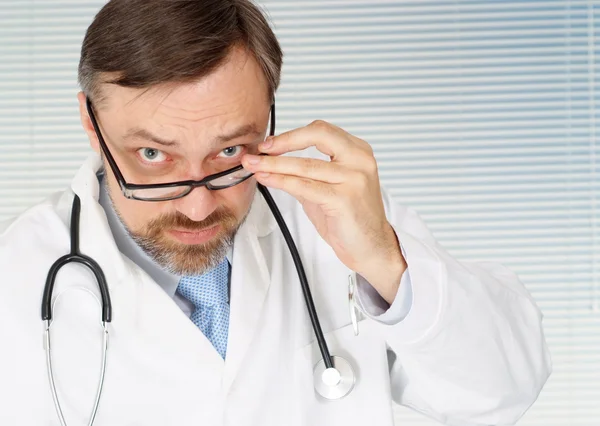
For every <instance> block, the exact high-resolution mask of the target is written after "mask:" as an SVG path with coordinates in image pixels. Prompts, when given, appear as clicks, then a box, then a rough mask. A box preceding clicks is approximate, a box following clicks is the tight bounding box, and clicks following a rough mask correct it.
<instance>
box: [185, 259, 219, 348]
mask: <svg viewBox="0 0 600 426" xmlns="http://www.w3.org/2000/svg"><path fill="white" fill-rule="evenodd" d="M228 281H229V262H228V261H227V259H224V260H223V262H221V263H220V264H219V265H218V266H217V267H216V268H214V269H212V270H210V271H208V272H206V273H205V274H203V275H192V276H184V277H181V280H180V281H179V285H178V286H177V292H178V293H179V294H180V295H182V296H183V297H185V298H186V299H188V300H189V301H190V302H192V303H193V304H194V306H195V309H194V312H193V313H192V316H191V317H190V319H191V320H192V322H193V323H194V324H196V326H198V328H199V329H200V330H202V332H203V333H204V335H205V336H206V337H207V338H208V340H210V342H211V343H212V344H213V346H214V347H215V349H216V350H217V352H219V354H220V355H221V358H223V359H225V354H226V353H227V335H228V332H229V303H227V299H228Z"/></svg>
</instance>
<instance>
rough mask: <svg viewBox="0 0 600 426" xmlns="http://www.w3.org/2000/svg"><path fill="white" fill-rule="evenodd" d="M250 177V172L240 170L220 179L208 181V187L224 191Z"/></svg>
mask: <svg viewBox="0 0 600 426" xmlns="http://www.w3.org/2000/svg"><path fill="white" fill-rule="evenodd" d="M250 176H252V172H250V171H248V170H246V169H241V170H238V171H237V172H233V173H230V174H228V175H225V176H221V177H220V178H217V179H213V180H211V181H210V183H209V185H210V187H211V188H212V189H224V188H228V187H230V186H233V185H237V184H238V183H242V182H243V181H245V180H246V179H248V178H249V177H250Z"/></svg>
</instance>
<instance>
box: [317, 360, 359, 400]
mask: <svg viewBox="0 0 600 426" xmlns="http://www.w3.org/2000/svg"><path fill="white" fill-rule="evenodd" d="M331 360H332V361H333V366H334V368H326V367H325V362H324V361H323V360H320V361H319V362H318V363H317V365H315V369H314V384H315V391H316V392H317V393H318V394H319V395H321V396H322V397H323V398H325V399H330V400H335V399H341V398H343V397H345V396H346V395H348V394H349V393H350V392H351V391H352V389H353V388H354V384H355V383H356V376H355V374H354V370H353V369H352V366H351V365H350V363H349V362H348V361H346V360H345V359H344V358H342V357H339V356H335V355H334V356H332V357H331Z"/></svg>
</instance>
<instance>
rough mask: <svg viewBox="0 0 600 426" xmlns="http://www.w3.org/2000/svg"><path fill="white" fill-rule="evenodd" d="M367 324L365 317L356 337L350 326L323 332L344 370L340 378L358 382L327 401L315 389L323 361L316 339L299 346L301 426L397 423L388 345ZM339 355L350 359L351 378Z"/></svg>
mask: <svg viewBox="0 0 600 426" xmlns="http://www.w3.org/2000/svg"><path fill="white" fill-rule="evenodd" d="M369 325H370V324H369V322H368V321H361V323H360V327H361V328H360V333H359V334H358V335H355V333H354V328H353V326H352V324H349V325H346V326H344V327H341V328H338V329H336V330H333V331H330V332H328V333H325V339H326V341H327V345H328V347H329V351H330V353H331V355H332V356H333V357H334V360H336V362H337V363H338V364H337V365H336V366H337V367H339V369H340V370H341V372H342V374H343V377H342V382H344V384H345V383H349V382H348V381H350V380H354V385H353V387H352V390H351V391H350V392H349V393H348V394H347V395H346V396H344V397H342V398H339V399H333V400H331V399H326V398H324V397H323V396H321V395H320V394H319V393H318V392H317V391H316V390H315V385H317V386H319V383H318V381H319V380H321V374H319V373H318V374H316V375H315V367H316V366H317V365H318V364H320V366H322V365H323V363H322V357H321V353H320V351H319V345H318V343H317V341H316V340H315V341H313V342H312V343H310V344H308V345H306V346H304V347H301V348H299V349H297V350H296V353H295V357H294V366H295V368H294V376H295V377H294V378H295V387H296V390H297V393H298V395H297V398H296V400H297V401H298V404H299V406H298V407H297V413H298V417H299V418H298V424H299V425H303V426H304V425H311V426H319V425H328V426H335V425H339V426H351V425H356V426H358V425H361V426H364V425H366V424H376V425H378V426H392V425H393V412H392V406H391V404H392V402H391V396H390V379H389V377H390V376H389V368H388V358H387V346H386V343H385V342H384V341H383V340H382V339H381V338H379V337H378V335H377V334H376V333H373V332H371V331H370V330H369ZM335 357H340V358H343V360H345V361H347V362H348V364H349V365H350V366H351V368H352V371H353V375H354V377H353V378H352V377H348V376H347V375H345V374H344V373H345V371H344V370H345V369H344V368H343V366H342V365H341V364H342V363H343V361H337V360H338V359H339V358H335ZM317 369H319V367H317ZM321 370H322V368H321ZM329 389H330V388H329ZM331 393H332V394H335V393H336V392H335V391H333V392H331Z"/></svg>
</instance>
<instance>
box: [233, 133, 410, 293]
mask: <svg viewBox="0 0 600 426" xmlns="http://www.w3.org/2000/svg"><path fill="white" fill-rule="evenodd" d="M269 144H270V147H269ZM310 146H315V147H316V148H317V149H318V150H319V151H321V152H322V153H324V154H326V155H328V156H329V158H330V161H324V160H319V159H309V158H295V157H288V156H278V155H280V154H284V153H286V152H291V151H298V150H302V149H305V148H308V147H310ZM259 150H260V151H261V152H263V153H267V154H269V155H268V156H258V155H250V154H247V155H245V156H244V158H243V160H242V164H243V165H244V167H245V168H246V169H248V170H250V171H252V172H254V173H255V177H256V179H257V181H258V182H259V183H261V184H263V185H265V186H267V187H271V188H277V189H281V190H283V191H285V192H287V193H289V194H290V195H292V196H293V197H294V198H296V199H297V200H298V201H299V202H300V203H301V204H302V207H303V208H304V211H305V212H306V214H307V216H308V218H309V219H310V221H311V222H312V223H313V225H314V226H315V228H316V229H317V232H318V233H319V234H320V235H321V237H322V238H323V239H324V240H325V241H326V242H327V243H328V244H329V245H330V246H331V247H332V248H333V250H334V252H335V254H336V255H337V256H338V258H339V259H340V261H341V262H343V263H344V264H345V265H346V266H347V267H348V268H350V269H351V270H353V271H355V272H357V273H358V274H360V275H361V276H362V277H364V278H365V279H366V280H367V281H368V282H369V283H370V284H371V285H372V286H373V287H374V288H375V289H376V290H377V291H378V292H379V294H380V295H381V296H382V297H383V298H384V299H385V300H386V301H387V302H388V303H390V304H391V303H392V302H393V300H394V298H395V296H396V292H397V290H398V286H399V284H400V278H401V277H402V273H403V272H404V270H405V269H406V262H405V260H404V258H403V257H402V252H401V250H400V246H399V242H398V240H397V238H396V234H395V232H394V230H393V228H392V226H391V225H390V223H389V222H388V220H387V218H386V216H385V209H384V205H383V199H382V196H381V189H380V186H379V176H378V173H377V163H376V161H375V157H374V156H373V150H372V149H371V146H370V145H369V144H368V143H366V142H365V141H363V140H361V139H359V138H357V137H354V136H352V135H350V134H349V133H347V132H345V131H344V130H342V129H340V128H339V127H336V126H334V125H332V124H329V123H326V122H324V121H315V122H313V123H311V124H309V125H308V126H305V127H302V128H299V129H295V130H291V131H289V132H286V133H283V134H281V135H279V136H271V137H269V138H267V140H266V141H265V142H263V143H262V144H261V145H260V146H259Z"/></svg>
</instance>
